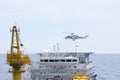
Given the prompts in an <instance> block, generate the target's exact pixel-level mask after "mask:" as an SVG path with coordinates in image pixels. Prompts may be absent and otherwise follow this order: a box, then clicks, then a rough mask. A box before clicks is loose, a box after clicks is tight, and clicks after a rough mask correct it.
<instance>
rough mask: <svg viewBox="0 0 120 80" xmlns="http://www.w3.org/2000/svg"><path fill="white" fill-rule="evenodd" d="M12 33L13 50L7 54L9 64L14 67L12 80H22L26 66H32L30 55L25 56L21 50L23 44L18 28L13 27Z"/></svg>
mask: <svg viewBox="0 0 120 80" xmlns="http://www.w3.org/2000/svg"><path fill="white" fill-rule="evenodd" d="M10 31H11V32H12V39H11V49H10V52H8V53H7V63H8V64H9V65H10V66H12V70H10V71H9V72H11V73H12V78H13V79H12V80H21V73H22V72H24V70H23V69H22V67H23V66H24V65H26V64H30V58H29V56H28V55H23V54H22V51H21V50H20V48H21V46H22V45H21V44H20V41H19V35H18V32H19V31H20V30H19V29H18V28H16V26H13V27H12V28H11V29H10Z"/></svg>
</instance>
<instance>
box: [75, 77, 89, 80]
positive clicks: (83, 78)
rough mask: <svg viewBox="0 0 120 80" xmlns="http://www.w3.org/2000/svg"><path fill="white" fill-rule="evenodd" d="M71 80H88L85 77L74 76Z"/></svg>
mask: <svg viewBox="0 0 120 80" xmlns="http://www.w3.org/2000/svg"><path fill="white" fill-rule="evenodd" d="M73 80H88V78H87V76H74V78H73Z"/></svg>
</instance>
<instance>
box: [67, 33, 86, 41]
mask: <svg viewBox="0 0 120 80" xmlns="http://www.w3.org/2000/svg"><path fill="white" fill-rule="evenodd" d="M68 34H71V35H68V36H66V37H65V39H72V40H73V41H75V40H77V39H85V38H87V37H88V35H86V36H78V35H75V34H74V33H68Z"/></svg>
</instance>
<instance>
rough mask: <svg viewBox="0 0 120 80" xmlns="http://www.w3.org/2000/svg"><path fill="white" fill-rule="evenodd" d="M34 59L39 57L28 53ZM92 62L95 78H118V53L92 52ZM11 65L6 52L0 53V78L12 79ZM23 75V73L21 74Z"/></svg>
mask: <svg viewBox="0 0 120 80" xmlns="http://www.w3.org/2000/svg"><path fill="white" fill-rule="evenodd" d="M30 58H31V59H32V60H34V61H37V60H38V59H39V56H38V55H36V54H30ZM90 60H92V62H93V64H94V66H95V67H94V69H95V73H96V74H97V80H120V54H97V53H95V54H92V55H91V56H90ZM10 68H11V67H10V66H9V65H8V64H7V63H6V54H0V80H12V74H11V73H9V72H8V70H9V69H10ZM22 76H23V77H24V76H27V75H25V73H24V74H23V75H22Z"/></svg>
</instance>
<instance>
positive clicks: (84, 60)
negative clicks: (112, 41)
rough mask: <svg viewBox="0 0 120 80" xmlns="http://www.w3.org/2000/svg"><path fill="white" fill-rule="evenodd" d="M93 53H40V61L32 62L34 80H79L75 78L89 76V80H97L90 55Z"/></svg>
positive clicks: (31, 68) (31, 70)
mask: <svg viewBox="0 0 120 80" xmlns="http://www.w3.org/2000/svg"><path fill="white" fill-rule="evenodd" d="M90 54H92V52H64V53H60V52H58V53H57V52H48V53H39V54H38V56H40V58H39V61H36V62H34V61H33V62H32V64H31V67H30V73H31V79H32V80H78V79H74V77H75V76H87V79H80V80H95V79H96V74H95V73H94V70H93V67H94V66H93V64H92V61H90V60H89V55H90Z"/></svg>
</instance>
